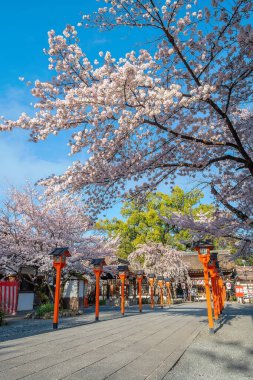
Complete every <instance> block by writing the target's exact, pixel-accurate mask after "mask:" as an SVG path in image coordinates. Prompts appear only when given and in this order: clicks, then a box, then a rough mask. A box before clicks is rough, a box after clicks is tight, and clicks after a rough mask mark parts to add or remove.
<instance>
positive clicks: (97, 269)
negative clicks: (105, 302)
mask: <svg viewBox="0 0 253 380" xmlns="http://www.w3.org/2000/svg"><path fill="white" fill-rule="evenodd" d="M91 264H93V266H94V267H93V272H94V274H95V277H96V299H95V321H98V320H99V293H100V276H101V273H102V272H103V265H104V264H105V260H104V259H93V260H92V261H91Z"/></svg>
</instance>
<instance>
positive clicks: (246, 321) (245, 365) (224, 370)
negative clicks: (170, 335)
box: [164, 303, 253, 380]
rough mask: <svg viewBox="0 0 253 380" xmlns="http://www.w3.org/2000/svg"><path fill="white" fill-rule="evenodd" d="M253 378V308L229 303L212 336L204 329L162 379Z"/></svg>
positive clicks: (222, 379) (220, 379)
mask: <svg viewBox="0 0 253 380" xmlns="http://www.w3.org/2000/svg"><path fill="white" fill-rule="evenodd" d="M182 379H186V380H196V379H205V380H209V379H210V380H211V379H212V380H244V379H245V380H246V379H248V380H249V379H253V305H242V304H236V303H230V304H227V305H226V308H225V312H224V317H223V319H222V321H221V324H220V326H219V327H218V329H216V332H215V335H213V336H210V335H209V333H208V330H207V329H206V328H204V329H202V330H201V332H200V334H199V335H198V337H197V339H195V340H194V341H193V342H192V344H191V345H190V346H189V347H188V349H187V350H186V351H185V353H184V355H183V356H182V357H181V359H180V360H179V362H178V363H177V364H176V365H175V366H174V367H173V368H172V369H171V371H170V372H169V373H168V374H167V375H166V376H165V377H164V380H182Z"/></svg>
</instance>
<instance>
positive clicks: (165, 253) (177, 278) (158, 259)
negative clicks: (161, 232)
mask: <svg viewBox="0 0 253 380" xmlns="http://www.w3.org/2000/svg"><path fill="white" fill-rule="evenodd" d="M181 256H182V252H180V251H177V250H175V249H173V248H171V247H169V246H165V245H163V244H162V243H153V242H152V243H149V244H142V245H140V246H139V247H138V248H137V249H136V250H135V251H134V252H132V253H130V255H129V256H128V260H129V262H130V264H131V267H132V268H133V269H135V270H138V269H144V271H145V273H146V274H150V273H155V274H156V275H158V276H159V275H162V276H165V277H172V278H173V282H175V283H176V284H178V283H180V282H189V283H190V278H189V275H188V270H187V265H186V264H185V263H184V262H183V260H182V259H181Z"/></svg>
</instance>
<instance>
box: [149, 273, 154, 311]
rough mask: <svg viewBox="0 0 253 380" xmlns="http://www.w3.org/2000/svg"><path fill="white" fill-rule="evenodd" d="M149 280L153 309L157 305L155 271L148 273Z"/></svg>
mask: <svg viewBox="0 0 253 380" xmlns="http://www.w3.org/2000/svg"><path fill="white" fill-rule="evenodd" d="M148 282H149V286H150V307H151V309H152V310H153V309H154V307H155V301H154V282H155V275H154V273H151V274H149V275H148Z"/></svg>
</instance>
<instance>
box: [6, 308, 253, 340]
mask: <svg viewBox="0 0 253 380" xmlns="http://www.w3.org/2000/svg"><path fill="white" fill-rule="evenodd" d="M153 313H156V314H160V313H161V314H164V315H168V317H170V316H173V315H175V316H176V315H177V316H178V315H179V316H180V315H181V316H184V315H185V316H193V317H196V318H200V323H207V314H206V307H205V304H204V303H201V304H200V305H196V303H192V304H191V303H186V304H180V305H172V307H165V308H163V309H161V308H160V307H159V306H157V307H156V308H155V310H154V311H153V310H151V309H150V306H149V305H143V312H142V313H139V309H138V307H136V306H133V307H128V308H126V313H125V315H124V317H122V316H121V314H120V308H119V307H101V314H100V320H99V321H98V322H96V321H95V320H94V319H93V315H94V308H93V307H90V308H89V309H86V310H85V312H84V314H82V315H80V316H76V317H71V318H60V319H59V329H58V331H59V330H64V329H69V328H73V327H80V326H85V325H92V324H94V323H102V322H105V321H110V320H114V319H119V318H121V319H125V318H129V317H134V316H136V317H137V316H140V315H145V314H153ZM246 315H250V316H251V317H252V318H253V305H238V304H236V305H231V304H227V306H226V308H225V310H224V311H223V315H222V318H220V320H219V321H218V323H219V325H218V327H217V328H216V329H215V332H217V331H218V330H219V329H221V328H222V326H223V325H224V324H229V323H230V321H231V320H232V319H234V318H238V317H239V318H240V317H243V316H246ZM201 317H203V318H202V319H201ZM0 329H1V330H0V332H1V336H0V341H1V342H4V341H8V340H13V339H18V338H24V337H29V336H33V335H40V334H44V333H47V332H52V331H53V329H52V320H40V319H38V320H37V319H33V320H26V319H20V317H19V319H18V320H16V321H15V317H14V318H10V323H9V324H8V325H7V326H2V327H1V328H0Z"/></svg>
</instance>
